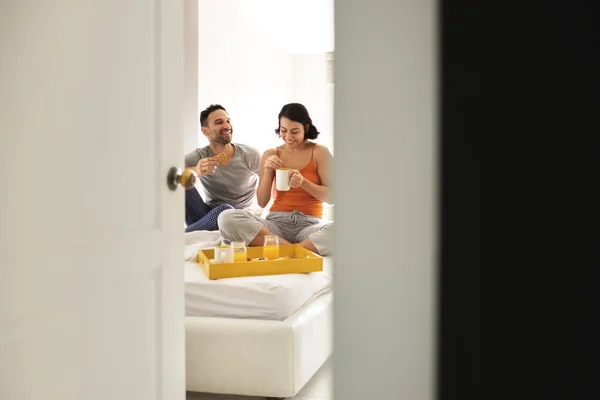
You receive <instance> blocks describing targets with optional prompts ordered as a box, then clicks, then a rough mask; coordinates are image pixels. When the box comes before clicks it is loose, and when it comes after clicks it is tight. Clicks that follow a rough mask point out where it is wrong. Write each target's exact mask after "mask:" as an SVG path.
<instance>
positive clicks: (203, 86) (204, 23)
mask: <svg viewBox="0 0 600 400" xmlns="http://www.w3.org/2000/svg"><path fill="white" fill-rule="evenodd" d="M241 2H242V0H218V1H214V0H199V5H198V15H199V16H198V17H199V40H198V45H199V65H198V73H199V78H198V89H199V93H198V99H199V107H200V110H202V109H204V108H205V107H206V106H208V105H209V104H211V103H220V104H222V105H223V106H224V107H225V108H226V109H227V111H228V112H229V114H230V116H231V119H232V124H233V129H234V141H235V142H240V143H248V144H253V145H254V146H256V147H258V148H259V150H261V151H262V150H265V149H267V148H269V147H273V146H275V145H276V144H278V143H279V142H278V140H277V138H276V136H275V132H274V130H275V128H276V127H277V114H278V112H279V110H280V109H281V107H282V106H283V105H284V104H285V103H287V102H290V101H292V95H291V84H290V83H291V74H292V66H291V56H290V55H289V54H288V53H287V52H286V51H285V50H283V49H281V48H280V47H279V46H278V45H277V44H276V43H275V41H274V40H273V38H272V36H270V35H269V34H268V33H266V32H264V31H261V30H259V29H257V28H256V26H255V25H253V24H252V22H251V21H250V20H248V19H247V18H245V17H244V16H243V15H242V7H241ZM199 143H200V145H206V144H207V141H206V138H205V137H204V136H202V135H201V134H200V141H199Z"/></svg>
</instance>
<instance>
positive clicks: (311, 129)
mask: <svg viewBox="0 0 600 400" xmlns="http://www.w3.org/2000/svg"><path fill="white" fill-rule="evenodd" d="M281 118H287V119H289V120H290V121H294V122H299V123H301V124H302V126H304V140H307V139H312V140H314V139H316V138H317V136H319V133H320V132H319V131H318V130H317V127H316V126H314V125H313V123H312V119H310V115H309V114H308V110H307V109H306V107H304V106H303V105H302V104H300V103H289V104H286V105H285V106H283V108H282V109H281V111H280V112H279V116H278V117H277V129H275V133H276V134H277V136H279V124H280V121H281Z"/></svg>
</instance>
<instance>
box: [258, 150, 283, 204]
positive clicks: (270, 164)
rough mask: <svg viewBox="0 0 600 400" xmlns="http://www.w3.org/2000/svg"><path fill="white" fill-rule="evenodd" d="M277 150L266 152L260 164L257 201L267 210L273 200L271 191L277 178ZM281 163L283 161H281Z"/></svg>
mask: <svg viewBox="0 0 600 400" xmlns="http://www.w3.org/2000/svg"><path fill="white" fill-rule="evenodd" d="M272 156H274V158H275V159H277V160H278V159H279V158H278V157H277V149H269V150H267V151H265V153H264V154H263V156H262V160H261V162H260V172H259V181H258V182H259V183H258V190H257V191H256V199H257V200H258V205H259V206H260V207H261V208H265V207H266V206H267V204H269V200H271V190H272V189H273V179H274V178H275V169H274V167H275V168H277V167H276V164H277V160H275V159H274V158H273V157H272ZM279 162H281V160H279Z"/></svg>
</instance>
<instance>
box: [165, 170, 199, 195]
mask: <svg viewBox="0 0 600 400" xmlns="http://www.w3.org/2000/svg"><path fill="white" fill-rule="evenodd" d="M197 180H198V175H197V174H196V172H194V170H192V169H186V170H185V171H182V170H181V168H177V167H171V169H169V173H168V174H167V186H168V187H169V189H170V190H173V191H175V190H177V185H181V186H183V188H184V189H190V188H193V187H194V185H195V184H196V181H197Z"/></svg>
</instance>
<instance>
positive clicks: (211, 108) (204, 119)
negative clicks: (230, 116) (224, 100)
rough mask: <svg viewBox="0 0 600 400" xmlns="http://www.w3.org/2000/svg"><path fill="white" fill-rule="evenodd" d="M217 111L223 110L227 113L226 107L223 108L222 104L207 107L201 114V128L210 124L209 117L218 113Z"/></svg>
mask: <svg viewBox="0 0 600 400" xmlns="http://www.w3.org/2000/svg"><path fill="white" fill-rule="evenodd" d="M216 110H223V111H225V112H227V110H226V109H225V107H223V106H222V105H220V104H211V105H210V106H208V107H206V108H205V109H204V110H203V111H202V112H201V113H200V126H207V124H208V116H209V115H210V113H211V112H213V111H216Z"/></svg>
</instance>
